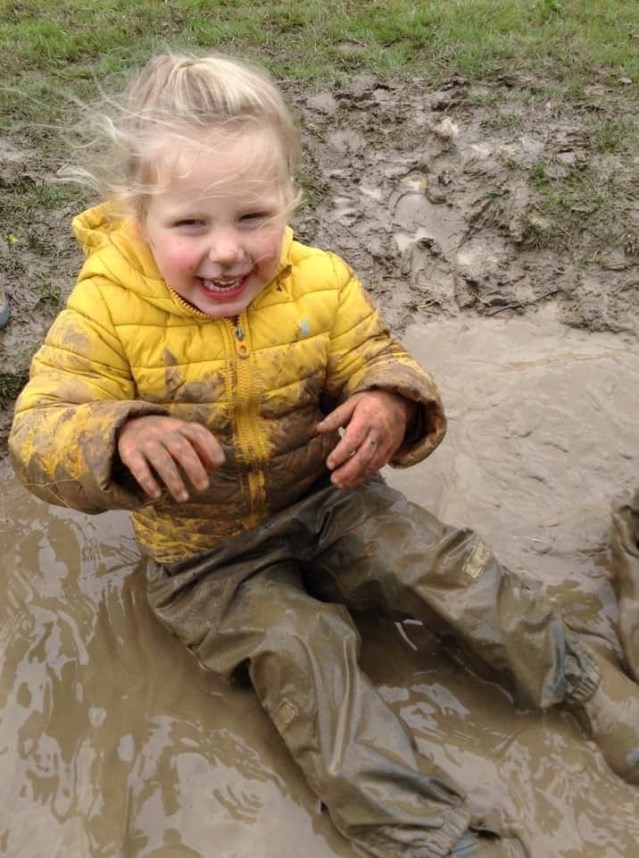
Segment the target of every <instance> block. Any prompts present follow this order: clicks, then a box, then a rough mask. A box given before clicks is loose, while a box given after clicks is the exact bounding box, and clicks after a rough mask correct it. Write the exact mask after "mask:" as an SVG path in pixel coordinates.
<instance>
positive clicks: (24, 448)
mask: <svg viewBox="0 0 639 858" xmlns="http://www.w3.org/2000/svg"><path fill="white" fill-rule="evenodd" d="M74 231H75V234H76V236H77V238H78V240H79V241H80V242H81V244H82V245H83V248H84V250H85V253H86V254H87V257H88V258H87V260H86V262H85V264H84V267H83V268H82V271H81V273H80V276H79V279H78V283H77V285H76V286H75V288H74V290H73V292H72V293H71V295H70V297H69V300H68V303H67V306H66V308H65V309H64V310H63V311H62V312H61V313H60V315H59V316H58V318H57V319H56V321H55V322H54V324H53V326H52V327H51V329H50V331H49V333H48V334H47V337H46V340H45V342H44V344H43V345H42V346H41V348H40V349H39V351H38V352H37V354H36V355H35V357H34V359H33V363H32V367H31V379H30V381H29V383H28V384H27V386H26V387H25V389H24V390H23V392H22V393H21V395H20V397H19V399H18V402H17V404H16V413H15V418H14V422H13V427H12V430H11V437H10V441H9V445H10V450H11V455H12V458H13V462H14V465H15V467H16V471H17V473H18V475H19V476H20V477H21V479H22V480H23V481H24V483H25V484H26V486H27V487H28V488H29V489H30V490H31V491H32V492H34V493H35V494H36V495H38V496H39V497H41V498H43V499H44V500H46V501H48V502H50V503H55V504H62V505H65V506H70V507H74V508H75V509H79V510H83V511H84V512H89V513H96V512H102V511H103V510H106V509H112V508H116V507H118V508H125V509H130V510H132V518H133V524H134V527H135V530H136V534H137V537H138V539H139V542H140V544H141V547H142V549H143V550H144V551H145V552H146V553H148V554H150V555H151V556H152V557H154V558H155V559H156V560H158V561H159V562H161V563H169V562H176V561H179V560H185V559H188V558H190V557H193V556H195V555H197V554H201V553H202V552H204V551H206V550H207V549H209V548H212V547H213V546H214V545H216V544H218V543H219V542H220V541H221V540H223V539H226V538H228V537H230V536H233V535H235V534H237V533H240V532H241V531H242V530H245V529H247V528H249V527H251V526H254V525H255V524H257V523H259V522H260V521H262V520H263V519H264V518H266V517H267V516H268V515H269V514H270V513H272V512H275V511H276V510H279V509H281V508H283V507H285V506H286V505H288V504H290V503H292V502H293V501H295V500H297V499H299V498H300V497H302V496H303V495H304V494H305V493H306V492H308V490H309V488H310V487H311V486H312V485H313V483H314V482H315V481H316V480H317V479H318V478H319V477H320V476H321V475H322V474H323V473H325V470H326V468H325V461H326V457H327V455H328V453H329V451H330V450H331V449H332V447H333V446H334V445H335V443H336V440H337V436H336V435H335V436H328V437H327V436H320V435H317V434H316V433H315V426H316V424H317V422H318V421H319V420H320V419H321V418H322V416H323V415H324V414H326V413H327V412H328V411H329V410H331V409H332V408H333V407H335V406H336V405H337V404H339V403H340V402H342V401H344V400H345V399H347V398H348V397H349V396H350V395H351V394H353V393H356V392H358V391H361V390H365V389H370V388H384V389H387V390H391V391H394V392H397V393H401V394H402V395H404V396H406V397H408V398H410V399H412V400H415V401H417V402H419V403H421V404H422V408H421V409H419V417H420V419H419V420H418V421H417V423H418V424H419V425H418V426H416V427H413V429H415V432H414V433H413V437H411V439H407V441H406V442H405V444H404V446H403V447H402V449H401V450H400V451H399V453H398V454H397V456H396V461H394V462H393V464H396V465H400V466H401V465H410V464H413V463H414V462H416V461H419V460H420V459H422V458H424V457H425V456H426V455H428V454H429V453H430V452H431V451H432V450H433V449H434V448H435V447H436V446H437V444H438V443H439V442H440V441H441V439H442V437H443V435H444V432H445V418H444V414H443V411H442V408H441V403H440V399H439V394H438V391H437V388H436V386H435V384H434V382H433V380H432V378H431V377H430V376H429V375H428V373H426V372H425V371H424V370H423V369H421V368H420V367H419V365H418V364H417V363H415V361H414V360H413V359H412V358H411V357H410V356H409V355H408V354H407V353H406V352H405V350H404V349H403V348H402V346H401V345H399V344H398V343H397V342H396V341H395V340H393V339H392V338H391V337H390V336H389V334H388V330H387V328H386V327H385V325H384V323H383V322H382V321H381V319H380V317H379V315H378V313H377V311H376V310H375V308H374V307H373V305H372V303H371V301H370V299H369V298H368V297H367V295H366V293H365V292H364V290H363V289H362V286H361V285H360V283H359V282H358V280H357V279H356V278H355V277H354V275H353V273H352V271H351V270H350V269H349V268H348V266H347V265H346V264H345V263H344V262H343V261H342V260H341V259H339V258H338V257H337V256H335V255H334V254H332V253H327V252H324V251H321V250H318V249H315V248H310V247H305V246H304V245H302V244H299V243H298V242H296V241H294V240H293V235H292V232H291V231H290V230H287V234H286V238H285V241H284V248H283V255H282V261H281V264H280V267H279V269H278V273H277V275H276V277H275V279H274V280H273V281H272V282H271V283H270V284H269V285H268V286H267V287H265V288H264V289H263V290H262V292H261V293H260V294H259V295H258V296H257V297H256V298H255V300H254V301H253V302H252V303H251V305H250V306H249V307H248V308H247V309H246V310H245V311H244V312H243V313H242V314H241V315H240V316H239V317H238V318H234V319H230V318H229V319H213V318H211V317H209V316H206V315H205V314H204V313H202V312H200V311H199V310H196V309H194V308H193V307H191V306H190V305H189V304H187V303H186V302H185V301H184V300H183V299H182V298H180V296H179V295H177V294H176V293H174V292H173V291H172V290H171V289H170V288H169V287H168V286H167V284H166V283H165V282H164V280H162V278H161V276H160V274H159V272H158V270H157V267H156V265H155V262H154V259H153V256H152V255H151V252H150V250H149V248H148V246H147V245H146V244H145V243H144V242H143V241H142V240H141V239H140V237H139V233H138V232H137V229H136V226H135V224H134V222H132V221H129V220H120V221H112V220H111V219H110V217H109V211H108V208H107V207H106V206H98V207H96V208H93V209H89V210H88V211H86V212H84V214H82V215H80V216H79V217H78V218H76V219H75V220H74ZM158 413H159V414H171V415H173V416H175V417H178V418H181V419H183V420H192V421H197V422H199V423H202V424H204V425H205V426H207V427H208V428H209V429H210V430H211V432H212V433H213V434H214V435H215V436H216V437H217V439H218V441H219V442H220V443H221V445H222V448H223V450H224V454H225V456H226V461H225V464H224V465H223V466H222V468H220V470H218V471H216V472H215V473H213V474H211V485H210V488H209V489H208V490H207V491H206V492H204V493H202V494H200V495H197V496H196V498H195V499H194V500H193V501H190V502H187V503H185V504H177V503H175V502H173V500H172V499H171V498H170V496H168V494H166V495H164V496H163V497H162V499H160V500H159V501H155V502H150V501H149V500H148V498H146V497H145V496H144V495H143V493H142V492H141V490H139V488H137V486H136V485H135V484H134V482H133V480H132V477H131V475H130V474H128V472H127V471H126V469H124V467H123V466H122V464H121V463H119V461H118V457H117V450H116V441H117V432H118V428H119V427H120V426H121V425H122V424H123V423H124V422H125V421H126V420H128V419H129V418H130V417H131V416H132V415H141V414H158Z"/></svg>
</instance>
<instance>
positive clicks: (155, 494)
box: [121, 450, 162, 500]
mask: <svg viewBox="0 0 639 858" xmlns="http://www.w3.org/2000/svg"><path fill="white" fill-rule="evenodd" d="M121 459H122V462H123V463H124V464H125V465H126V467H127V468H128V469H129V471H130V472H131V475H132V476H133V478H134V479H135V481H136V482H137V484H138V485H139V486H140V488H141V489H142V491H143V492H144V493H145V494H146V495H148V496H149V497H150V498H152V499H153V500H158V499H159V498H160V497H161V495H162V487H161V485H160V484H159V483H158V481H157V480H156V479H155V477H154V476H153V472H152V471H151V468H150V466H149V464H148V462H147V460H146V458H145V456H144V455H143V454H142V452H141V451H140V450H125V451H123V452H122V454H121Z"/></svg>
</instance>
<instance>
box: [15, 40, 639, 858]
mask: <svg viewBox="0 0 639 858" xmlns="http://www.w3.org/2000/svg"><path fill="white" fill-rule="evenodd" d="M104 127H105V129H107V131H108V132H109V134H110V143H111V150H110V157H106V155H104V154H103V153H101V155H100V158H101V159H102V167H103V169H102V174H101V176H100V181H101V183H102V191H103V194H104V195H105V197H106V200H107V202H106V203H104V204H103V205H101V206H98V207H97V208H93V209H90V210H89V211H87V212H85V213H84V214H82V215H80V216H79V217H78V218H76V220H75V221H74V229H75V234H76V236H77V237H78V240H79V241H80V242H81V244H82V246H83V248H84V250H85V252H86V254H87V257H88V258H87V260H86V263H85V265H84V267H83V269H82V271H81V273H80V277H79V281H78V284H77V286H76V287H75V289H74V291H73V292H72V294H71V296H70V298H69V301H68V304H67V307H66V309H65V310H64V311H63V312H62V313H61V314H60V316H59V317H58V319H57V320H56V321H55V323H54V324H53V326H52V328H51V330H50V332H49V334H48V335H47V338H46V341H45V343H44V345H43V346H42V347H41V348H40V350H39V351H38V353H37V354H36V356H35V358H34V360H33V365H32V373H31V380H30V381H29V383H28V385H27V386H26V388H25V390H24V391H23V392H22V394H21V396H20V398H19V401H18V403H17V406H16V413H15V420H14V424H13V428H12V434H11V439H10V448H11V453H12V456H13V461H14V463H15V467H16V470H17V472H18V474H19V475H20V477H21V478H22V480H23V481H24V483H25V484H26V485H27V486H28V487H29V489H30V490H31V491H33V492H34V493H35V494H37V495H38V496H39V497H41V498H43V499H44V500H46V501H48V502H50V503H56V504H63V505H67V506H71V507H74V508H76V509H79V510H83V511H85V512H88V513H98V512H101V511H103V510H107V509H112V508H116V507H119V508H126V509H130V510H131V512H132V518H133V523H134V526H135V531H136V534H137V537H138V540H139V543H140V545H141V548H142V550H143V551H144V552H145V553H146V554H147V555H148V557H149V562H148V595H149V601H150V604H151V606H152V609H153V611H154V612H155V614H156V615H157V617H158V618H159V619H160V620H161V622H162V623H164V624H165V625H166V626H167V627H168V628H169V629H171V630H172V631H173V632H174V633H175V634H176V635H177V636H178V637H179V638H180V639H181V640H182V641H183V642H184V644H185V645H186V646H187V647H189V648H190V649H191V650H192V651H193V653H194V654H195V655H196V656H197V658H198V659H199V660H200V662H201V663H202V664H203V665H204V666H205V667H207V668H208V669H210V670H212V671H214V672H215V673H216V674H218V675H220V676H222V677H225V678H227V679H228V680H229V681H230V680H232V679H233V678H234V677H237V676H239V675H241V674H242V675H246V674H248V677H249V678H250V681H251V683H252V685H253V687H254V689H255V692H256V694H257V696H258V698H259V700H260V702H261V704H262V706H263V707H264V709H265V711H266V712H267V713H268V715H269V716H270V718H271V719H272V721H273V723H274V725H275V727H276V728H277V730H278V731H279V733H280V734H281V736H282V739H283V740H284V742H285V744H286V745H287V747H288V748H289V750H290V752H291V754H292V755H293V757H294V758H295V760H296V761H297V763H298V764H299V765H300V766H301V768H302V770H303V771H304V773H305V776H306V778H307V779H308V782H309V784H310V786H311V788H312V789H313V790H314V791H315V792H316V793H317V795H318V796H319V797H320V798H321V800H322V802H323V803H324V805H325V806H326V808H328V811H329V813H330V815H331V817H332V819H333V821H334V823H335V825H336V826H337V828H338V829H339V830H340V831H341V832H342V833H343V834H344V835H346V836H347V837H349V838H350V839H351V841H352V842H353V844H354V846H355V847H356V849H357V850H358V851H359V852H360V854H365V855H373V856H384V858H386V856H398V855H402V856H406V858H417V856H420V858H426V856H444V855H458V856H462V855H478V856H497V855H506V854H514V853H513V852H511V851H510V847H509V846H508V844H507V843H506V841H505V840H500V839H499V838H498V837H490V836H488V837H487V836H484V834H483V833H482V832H481V831H480V830H478V829H479V828H480V827H481V826H479V825H477V824H476V823H475V821H474V820H472V819H471V816H470V813H469V811H468V808H467V806H466V804H465V801H464V797H463V794H462V793H461V791H460V789H459V788H458V787H457V786H456V785H455V784H454V783H452V782H451V780H450V779H449V778H448V777H447V776H446V775H445V774H444V773H442V772H441V771H439V770H438V769H437V768H436V767H435V766H434V765H433V764H429V763H428V762H426V761H424V760H423V759H420V758H418V754H417V752H416V748H415V743H414V741H413V739H412V738H411V736H410V735H409V734H408V733H407V730H406V728H405V726H404V725H403V724H402V723H401V722H400V721H399V720H398V718H397V717H396V716H395V715H394V714H393V713H392V712H391V710H390V709H389V708H388V707H387V706H386V704H385V703H384V702H383V700H382V698H381V697H380V696H378V694H377V693H376V691H375V689H374V688H373V686H372V684H371V682H370V681H369V679H368V678H367V677H366V676H365V675H364V674H363V673H362V671H361V670H360V668H359V666H358V649H359V642H358V635H357V632H356V629H355V626H354V624H353V621H352V619H351V616H350V614H349V609H352V610H359V609H371V608H373V609H375V610H377V611H380V612H382V613H383V614H385V615H387V616H389V617H391V618H394V619H401V618H406V617H412V618H417V619H419V620H421V621H423V622H424V623H425V624H426V625H427V626H428V628H430V629H433V630H434V631H436V632H437V633H438V634H439V635H441V636H444V637H445V636H453V637H455V638H456V639H457V640H458V641H460V642H461V643H462V644H463V645H465V647H466V648H467V649H468V650H470V651H471V652H472V653H473V654H474V655H475V656H478V657H480V658H481V659H482V660H483V661H484V662H485V663H486V664H487V665H489V666H491V667H492V668H493V669H494V670H495V671H496V672H497V674H498V675H499V676H501V677H502V678H503V679H504V680H505V681H507V682H508V683H509V684H510V685H511V687H512V688H513V689H514V691H515V692H516V693H517V695H518V699H519V700H521V701H522V702H523V703H526V704H534V705H535V706H538V707H541V708H545V707H550V706H554V705H565V706H570V707H571V708H572V709H573V710H574V711H575V712H576V713H577V714H578V715H579V716H580V717H581V718H582V720H583V721H584V722H585V723H586V725H587V728H588V730H589V731H590V735H591V736H593V737H594V739H595V741H597V742H598V744H599V746H600V748H601V750H602V752H603V754H604V756H605V757H606V759H607V760H608V762H609V764H610V766H611V767H612V768H613V769H614V770H615V771H616V772H617V773H618V774H619V775H620V776H621V777H624V778H626V779H627V780H629V781H630V782H633V783H639V692H638V689H637V687H636V686H635V685H634V684H633V683H632V682H631V681H630V679H628V678H627V677H625V675H624V674H623V673H621V671H619V670H618V669H617V668H615V667H613V666H612V665H611V664H609V663H608V662H607V661H606V660H604V659H603V658H602V657H601V656H600V655H598V654H596V653H594V652H592V651H591V650H589V649H588V648H587V647H586V646H585V645H584V644H583V643H582V642H581V641H579V640H578V639H576V637H575V636H574V635H573V634H572V633H571V632H570V631H569V630H568V629H567V628H566V626H565V625H564V624H563V622H562V620H561V619H560V617H559V616H558V615H557V614H556V613H555V612H554V610H553V609H552V607H551V606H550V605H549V604H548V603H547V602H546V601H544V600H543V599H541V598H540V597H539V595H538V593H537V591H535V590H534V589H532V588H529V587H528V586H527V585H526V583H525V582H523V581H521V580H519V579H518V578H516V577H515V576H514V575H512V574H511V573H509V572H508V571H507V570H505V569H503V568H501V567H500V566H499V564H498V563H497V562H496V560H495V559H494V557H493V556H492V554H491V552H490V549H489V548H488V546H487V545H486V544H485V543H484V542H483V541H482V540H481V539H480V538H479V537H478V536H477V535H476V534H474V533H472V532H471V531H468V530H457V529H454V528H451V527H448V526H446V525H444V524H442V523H440V522H439V521H437V520H436V519H435V518H434V517H433V516H431V515H430V514H429V513H428V512H426V511H425V510H423V509H421V508H420V507H418V506H416V505H414V504H412V503H409V502H408V501H407V500H406V499H405V498H404V497H403V496H402V495H401V494H399V493H398V492H396V491H393V490H391V489H390V488H388V487H387V486H386V485H385V483H384V482H383V480H382V479H381V478H380V476H379V475H378V471H379V470H380V468H382V467H383V466H384V465H386V464H389V463H390V464H392V465H396V466H407V465H412V464H414V463H416V462H418V461H420V460H421V459H423V458H424V457H425V456H427V455H428V454H429V453H430V452H431V451H432V450H433V449H434V448H435V447H436V446H437V445H438V444H439V443H440V441H441V440H442V437H443V435H444V432H445V418H444V413H443V410H442V405H441V403H440V399H439V394H438V391H437V388H436V386H435V383H434V382H433V379H432V378H431V377H430V375H429V374H428V373H427V372H425V371H424V370H423V369H421V368H420V367H419V366H418V365H417V364H416V362H415V361H414V360H413V359H412V358H411V357H410V356H409V355H408V354H407V353H406V351H405V350H404V349H403V348H402V347H401V346H400V345H399V344H398V343H397V342H396V341H395V340H394V339H392V338H391V337H390V336H389V333H388V330H387V328H386V327H385V325H384V323H383V322H382V320H381V319H380V317H379V315H378V313H377V311H376V309H375V308H374V306H373V304H372V303H371V301H370V299H369V298H368V297H367V295H366V293H365V292H364V290H363V288H362V286H361V285H360V283H359V282H358V280H357V278H356V277H355V276H354V274H353V272H352V271H351V270H350V269H349V268H348V266H347V265H346V264H345V263H344V262H343V261H342V260H341V259H339V258H338V257H337V256H335V255H334V254H332V253H328V252H324V251H322V250H318V249H315V248H310V247H305V246H303V245H302V244H300V243H298V242H297V241H295V239H294V238H293V235H292V232H291V230H290V228H289V227H288V226H287V223H288V219H289V217H290V215H291V212H292V211H293V209H294V206H295V204H296V202H297V199H298V192H297V190H296V187H295V182H294V178H293V176H294V168H295V162H296V155H297V146H298V135H297V131H296V129H295V126H294V123H293V121H292V119H291V116H290V114H289V112H288V110H287V108H286V106H285V103H284V101H283V99H282V96H281V94H280V93H279V91H278V90H277V88H276V87H275V86H274V84H273V83H272V82H271V81H270V80H269V79H268V77H267V76H265V74H264V73H263V72H261V71H260V70H257V69H255V68H253V67H252V66H250V65H247V64H245V63H243V62H239V61H235V60H232V59H227V58H223V57H216V56H213V57H205V58H201V59H193V58H187V57H180V56H170V55H166V56H158V57H156V58H154V59H153V60H151V62H150V63H149V64H148V65H147V67H146V68H145V69H144V70H143V71H142V72H141V74H140V75H139V76H138V77H137V79H136V80H134V81H133V83H132V84H131V85H130V87H129V88H128V90H127V91H126V93H125V95H124V98H123V102H122V105H121V110H120V113H119V115H118V116H116V118H115V119H110V120H108V121H107V122H105V123H104Z"/></svg>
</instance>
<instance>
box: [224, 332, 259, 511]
mask: <svg viewBox="0 0 639 858" xmlns="http://www.w3.org/2000/svg"><path fill="white" fill-rule="evenodd" d="M228 324H229V325H230V328H231V330H232V334H233V346H234V348H233V355H234V367H235V379H236V390H235V397H236V402H237V408H236V412H235V423H236V429H237V437H238V443H239V447H240V450H241V451H242V454H243V456H244V458H245V460H246V461H248V462H255V463H256V464H257V465H258V467H257V468H256V469H249V471H248V483H249V492H250V497H251V510H252V518H253V519H254V521H251V522H247V523H248V524H249V526H253V524H257V523H258V521H260V520H261V519H262V517H263V510H264V507H265V505H266V480H265V474H264V468H263V467H262V465H263V464H264V463H265V462H266V459H267V457H268V442H267V440H266V437H265V435H264V432H263V430H262V426H261V423H260V420H259V417H258V406H259V400H258V397H257V396H256V392H255V380H254V377H253V371H252V364H251V350H250V348H249V344H248V342H247V330H246V317H245V316H243V315H240V316H234V317H233V318H232V319H229V320H228Z"/></svg>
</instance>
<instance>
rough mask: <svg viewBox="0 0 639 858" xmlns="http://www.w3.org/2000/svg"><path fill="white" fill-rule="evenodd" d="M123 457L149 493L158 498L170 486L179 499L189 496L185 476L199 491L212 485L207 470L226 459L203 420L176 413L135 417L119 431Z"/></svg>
mask: <svg viewBox="0 0 639 858" xmlns="http://www.w3.org/2000/svg"><path fill="white" fill-rule="evenodd" d="M118 453H119V454H120V459H121V460H122V462H123V463H124V464H125V465H126V467H127V468H128V469H129V471H131V473H132V474H133V476H134V477H135V479H136V480H137V482H138V483H139V484H140V486H141V487H142V488H143V489H144V491H145V492H146V493H147V495H148V496H149V497H150V498H153V499H154V500H157V499H158V498H159V497H161V495H162V489H163V486H164V487H166V488H167V489H168V490H169V492H170V494H171V495H172V496H173V497H174V498H175V500H176V501H179V502H181V503H183V502H184V501H187V500H188V499H189V489H188V486H187V484H186V483H185V480H184V477H186V478H187V480H188V483H189V484H190V486H192V487H193V488H194V489H195V490H196V491H200V492H201V491H204V490H205V489H207V488H208V486H209V478H208V474H207V471H214V470H216V468H219V467H220V465H221V464H222V463H223V462H224V453H223V452H222V448H221V447H220V445H219V443H218V442H217V440H216V439H215V437H214V436H213V435H212V434H211V433H210V432H209V430H208V429H207V428H206V427H205V426H202V425H201V424H199V423H187V422H185V421H184V420H178V419H176V418H175V417H165V416H164V415H149V416H147V417H134V418H132V419H131V420H129V421H128V422H127V423H125V424H124V426H122V428H121V429H120V432H119V434H118Z"/></svg>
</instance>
